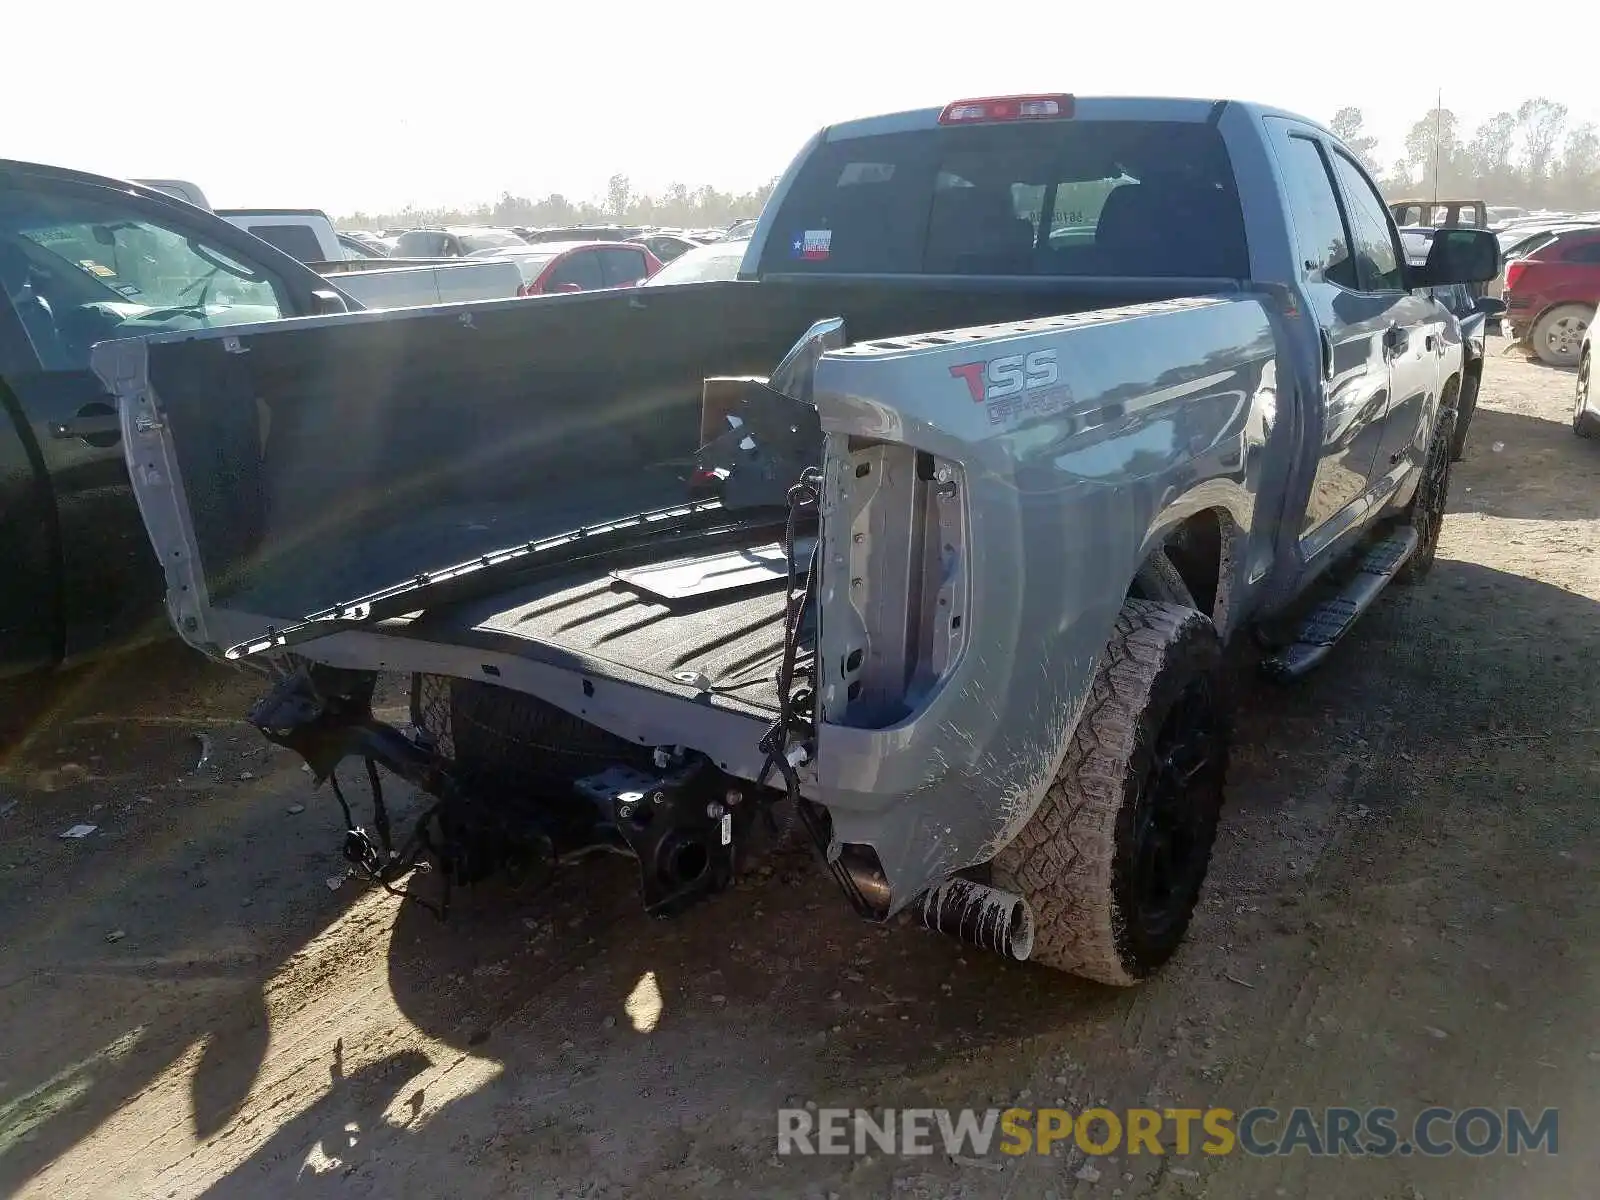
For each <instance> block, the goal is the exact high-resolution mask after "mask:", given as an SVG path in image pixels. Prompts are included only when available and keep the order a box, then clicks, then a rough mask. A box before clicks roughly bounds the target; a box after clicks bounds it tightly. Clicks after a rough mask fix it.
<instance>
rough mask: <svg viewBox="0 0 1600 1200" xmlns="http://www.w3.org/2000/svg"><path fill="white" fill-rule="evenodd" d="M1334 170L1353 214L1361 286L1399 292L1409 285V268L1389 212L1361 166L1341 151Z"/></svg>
mask: <svg viewBox="0 0 1600 1200" xmlns="http://www.w3.org/2000/svg"><path fill="white" fill-rule="evenodd" d="M1333 170H1334V174H1335V175H1336V176H1338V179H1339V185H1340V187H1341V188H1342V189H1343V190H1344V200H1345V205H1346V211H1347V212H1348V213H1349V216H1350V241H1351V245H1352V246H1353V248H1354V250H1355V260H1356V280H1357V287H1358V288H1359V289H1360V290H1361V291H1363V292H1398V291H1403V290H1404V288H1405V270H1404V265H1403V260H1402V259H1401V257H1400V251H1399V248H1398V247H1397V246H1396V245H1395V236H1394V230H1393V228H1392V227H1391V226H1390V224H1389V211H1388V209H1386V208H1385V207H1384V205H1383V199H1382V198H1381V197H1380V196H1379V195H1378V193H1377V192H1376V191H1375V190H1373V187H1372V185H1371V184H1370V183H1368V182H1367V177H1366V176H1365V175H1363V174H1362V173H1361V169H1360V168H1359V167H1357V166H1356V165H1355V163H1353V162H1351V161H1350V160H1349V159H1348V158H1346V157H1345V156H1344V155H1343V154H1341V153H1340V152H1338V151H1337V150H1335V151H1334V153H1333Z"/></svg>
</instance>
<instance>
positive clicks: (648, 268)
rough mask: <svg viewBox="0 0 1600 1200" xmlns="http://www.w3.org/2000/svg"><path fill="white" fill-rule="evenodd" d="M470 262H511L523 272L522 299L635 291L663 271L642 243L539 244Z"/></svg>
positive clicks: (492, 252) (500, 251) (483, 254)
mask: <svg viewBox="0 0 1600 1200" xmlns="http://www.w3.org/2000/svg"><path fill="white" fill-rule="evenodd" d="M468 257H469V258H509V259H510V260H511V261H512V262H514V263H516V264H517V266H518V268H519V269H521V271H522V286H521V287H519V288H518V289H517V295H519V296H549V295H553V294H555V293H557V292H597V291H601V290H603V289H605V288H619V287H635V286H637V285H638V284H640V283H643V282H644V281H645V280H646V279H649V278H650V276H652V275H654V274H655V273H656V272H657V271H659V270H660V269H661V260H660V259H658V258H657V257H656V256H655V255H654V254H651V253H650V248H649V247H648V246H644V245H641V244H639V243H638V242H538V243H535V244H533V245H529V246H516V247H510V248H495V249H492V250H481V251H478V252H477V253H475V254H471V255H468Z"/></svg>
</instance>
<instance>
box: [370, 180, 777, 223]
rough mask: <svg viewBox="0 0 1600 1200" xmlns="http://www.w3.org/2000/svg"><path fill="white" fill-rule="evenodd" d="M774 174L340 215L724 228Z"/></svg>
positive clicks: (748, 208)
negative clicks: (735, 181)
mask: <svg viewBox="0 0 1600 1200" xmlns="http://www.w3.org/2000/svg"><path fill="white" fill-rule="evenodd" d="M777 182H778V181H777V180H776V179H773V180H771V181H770V182H768V183H765V184H763V185H762V186H761V187H758V188H756V189H755V190H754V191H750V192H721V191H718V190H717V189H716V188H714V187H712V186H711V185H710V184H702V185H701V186H700V187H690V186H689V185H688V184H685V183H674V184H672V185H671V186H670V187H668V188H667V189H666V190H664V191H663V192H661V193H660V194H659V195H648V194H646V193H643V192H639V191H636V190H634V187H633V184H632V182H631V181H630V180H629V179H628V177H627V176H626V175H613V176H612V177H611V179H610V180H609V182H608V183H607V184H606V193H605V195H604V196H602V197H596V198H594V199H591V200H573V199H571V198H569V197H567V196H563V195H561V194H560V193H559V192H553V193H551V194H550V195H548V196H545V197H544V198H543V199H540V200H530V199H529V198H528V197H526V196H513V195H512V194H511V193H510V192H505V193H502V194H501V196H500V199H499V200H497V201H495V202H494V203H493V204H488V203H485V204H479V205H477V206H476V207H474V208H415V207H410V206H408V207H406V208H403V209H401V210H400V211H399V212H380V213H366V212H357V213H352V214H351V215H350V216H348V217H341V218H340V219H339V222H338V223H339V225H340V226H341V227H343V228H345V229H414V228H416V227H418V226H420V225H495V226H499V227H500V228H502V229H504V228H510V227H511V226H514V225H522V226H527V227H532V228H535V229H540V228H550V227H559V226H563V225H601V224H606V223H609V222H617V223H620V224H624V225H655V226H664V227H668V228H673V227H676V228H684V229H721V228H725V227H726V226H728V225H731V224H732V223H733V222H735V221H738V220H742V219H743V218H746V217H756V216H759V215H760V214H761V208H762V206H763V205H765V204H766V202H767V197H768V196H770V195H771V194H772V189H773V188H774V187H776V186H777Z"/></svg>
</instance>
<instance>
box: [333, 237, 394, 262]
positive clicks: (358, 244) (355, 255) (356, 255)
mask: <svg viewBox="0 0 1600 1200" xmlns="http://www.w3.org/2000/svg"><path fill="white" fill-rule="evenodd" d="M339 248H340V249H341V250H343V251H344V256H345V258H347V259H349V260H352V261H360V260H362V259H367V258H388V257H389V248H388V247H387V246H385V245H384V244H383V243H382V242H369V241H366V240H365V239H363V238H358V237H352V236H351V235H350V234H348V233H341V234H339Z"/></svg>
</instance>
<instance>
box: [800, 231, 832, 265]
mask: <svg viewBox="0 0 1600 1200" xmlns="http://www.w3.org/2000/svg"><path fill="white" fill-rule="evenodd" d="M832 244H833V230H831V229H808V230H806V231H805V232H804V233H802V234H800V235H799V236H798V237H796V238H795V239H794V241H793V242H791V243H790V245H789V252H790V254H791V255H792V256H793V257H794V258H809V259H813V260H816V259H823V258H827V257H828V248H829V247H830V246H831V245H832Z"/></svg>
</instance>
